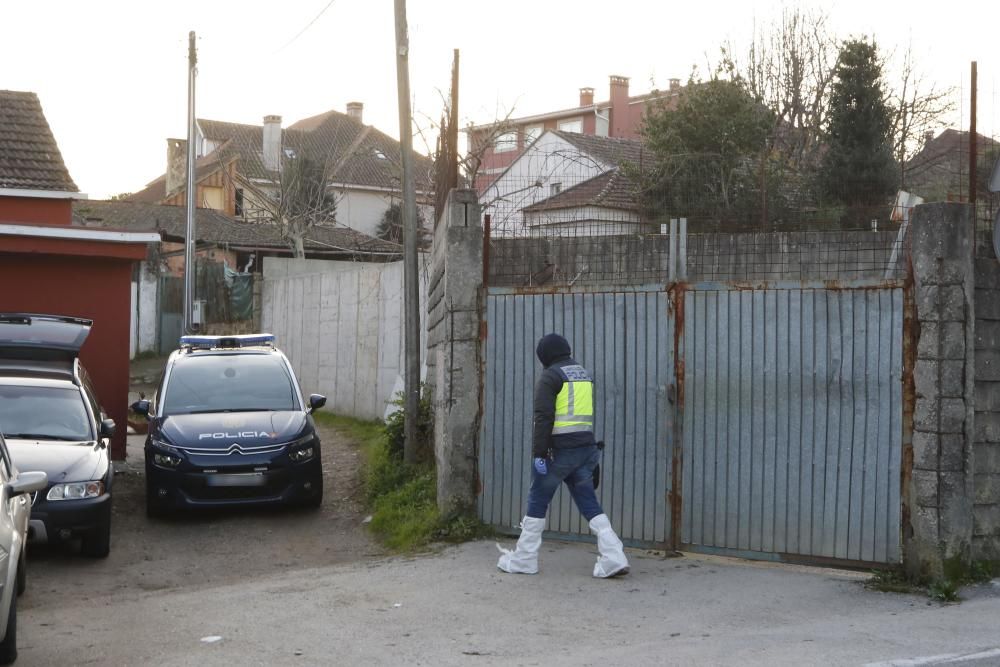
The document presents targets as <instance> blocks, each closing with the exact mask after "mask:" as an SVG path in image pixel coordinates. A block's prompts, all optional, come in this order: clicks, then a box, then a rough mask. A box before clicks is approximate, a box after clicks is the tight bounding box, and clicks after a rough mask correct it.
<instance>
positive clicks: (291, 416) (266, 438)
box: [160, 411, 308, 449]
mask: <svg viewBox="0 0 1000 667" xmlns="http://www.w3.org/2000/svg"><path fill="white" fill-rule="evenodd" d="M307 419H308V418H307V417H306V415H305V413H303V412H299V411H288V412H215V413H210V414H196V415H170V416H169V417H165V418H163V421H162V423H161V424H160V433H161V434H162V436H163V437H164V438H165V439H166V440H167V441H168V442H169V443H170V444H172V445H175V446H177V447H198V448H206V449H208V448H214V447H218V448H219V449H226V448H228V447H230V446H231V445H233V444H234V443H235V444H238V445H244V446H248V447H261V446H264V445H270V444H278V443H283V442H288V441H289V440H294V439H295V438H297V437H298V436H299V435H300V434H302V432H303V430H304V429H305V427H306V422H307Z"/></svg>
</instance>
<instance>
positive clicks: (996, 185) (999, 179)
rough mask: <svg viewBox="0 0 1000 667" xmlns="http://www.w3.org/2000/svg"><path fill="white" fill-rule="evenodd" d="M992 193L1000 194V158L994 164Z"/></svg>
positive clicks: (991, 178)
mask: <svg viewBox="0 0 1000 667" xmlns="http://www.w3.org/2000/svg"><path fill="white" fill-rule="evenodd" d="M990 192H1000V158H997V161H996V162H995V163H994V164H993V175H992V176H990Z"/></svg>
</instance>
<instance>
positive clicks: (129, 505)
mask: <svg viewBox="0 0 1000 667" xmlns="http://www.w3.org/2000/svg"><path fill="white" fill-rule="evenodd" d="M317 428H318V431H319V434H320V438H321V440H322V443H323V484H324V497H323V505H322V507H320V508H319V509H316V510H307V509H300V508H275V509H264V510H262V509H249V510H247V509H240V510H232V511H213V512H210V513H184V514H180V515H177V516H174V517H170V518H167V519H147V518H146V511H145V502H146V501H145V480H144V476H143V474H142V466H141V458H139V459H138V461H136V457H135V455H134V452H135V450H136V447H135V445H134V444H130V450H131V451H130V460H129V464H128V465H127V466H126V468H125V470H124V471H123V472H120V473H119V474H117V475H116V477H115V486H114V501H113V506H112V513H113V519H112V535H111V555H110V556H108V558H107V559H105V560H91V559H88V558H85V557H83V556H80V555H79V554H78V553H77V549H76V548H74V545H66V546H50V545H32V546H30V547H29V563H30V567H29V584H28V594H27V595H25V596H24V598H22V600H21V601H19V603H18V607H19V609H22V610H24V611H26V612H29V613H30V610H32V609H43V608H45V607H48V606H52V605H60V604H62V603H63V601H64V599H65V597H66V596H67V595H73V596H76V597H77V598H78V599H79V598H81V597H82V598H83V599H89V598H99V597H105V596H108V595H109V594H113V595H114V596H115V597H116V598H117V597H119V596H138V595H142V594H143V593H144V592H148V591H159V590H175V589H184V588H204V587H209V586H217V585H223V584H230V583H234V582H239V581H251V580H253V579H255V578H257V577H258V576H260V575H266V574H270V573H273V572H274V571H275V570H296V569H304V568H311V567H317V566H323V565H330V564H335V563H346V562H352V561H357V560H362V559H365V558H369V557H373V556H379V555H382V554H383V553H384V552H383V550H382V549H381V548H380V547H379V545H378V544H377V543H375V542H374V541H373V539H372V538H371V537H370V535H369V534H368V531H367V530H366V528H365V526H364V525H363V524H362V521H363V520H364V517H365V512H364V508H363V505H362V503H361V495H362V494H361V491H362V489H361V479H360V467H361V466H360V454H359V452H358V451H357V448H356V447H355V445H354V444H353V443H352V442H350V441H349V440H348V439H347V438H346V437H344V436H343V435H341V434H340V433H339V432H338V431H336V430H335V429H332V428H330V427H324V426H317ZM134 442H136V436H130V443H134ZM139 442H141V439H139ZM138 454H139V456H141V445H140V446H139V449H138Z"/></svg>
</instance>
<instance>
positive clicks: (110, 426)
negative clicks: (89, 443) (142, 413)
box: [101, 419, 118, 438]
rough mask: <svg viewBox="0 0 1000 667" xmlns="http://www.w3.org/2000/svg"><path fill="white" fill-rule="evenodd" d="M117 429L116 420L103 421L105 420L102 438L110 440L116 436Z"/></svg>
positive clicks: (102, 422)
mask: <svg viewBox="0 0 1000 667" xmlns="http://www.w3.org/2000/svg"><path fill="white" fill-rule="evenodd" d="M117 429H118V427H117V426H115V420H114V419H103V420H101V437H102V438H110V437H112V436H114V434H115V431H116V430H117Z"/></svg>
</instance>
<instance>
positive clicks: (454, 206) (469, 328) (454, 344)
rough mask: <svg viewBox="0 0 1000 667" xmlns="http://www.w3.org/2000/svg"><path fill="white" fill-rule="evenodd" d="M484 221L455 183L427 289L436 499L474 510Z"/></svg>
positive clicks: (445, 507)
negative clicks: (455, 188) (456, 188)
mask: <svg viewBox="0 0 1000 667" xmlns="http://www.w3.org/2000/svg"><path fill="white" fill-rule="evenodd" d="M482 287H483V227H482V216H481V215H480V209H479V203H478V200H477V197H476V193H475V191H473V190H452V191H451V193H450V194H449V197H448V203H447V205H446V207H445V212H444V215H443V216H442V219H441V220H439V221H438V224H437V226H436V227H435V233H434V247H433V250H432V253H431V264H430V281H429V283H428V297H427V390H428V391H430V392H431V403H432V406H433V411H434V457H435V461H436V463H437V497H438V506H439V508H440V509H441V511H442V512H443V513H444V514H445V515H451V514H465V513H472V512H473V511H474V509H475V506H476V495H477V477H476V467H477V457H478V446H479V433H480V422H481V419H482V403H481V395H482V377H483V376H482V373H483V368H482V351H481V340H480V323H481V319H482V298H483V297H482Z"/></svg>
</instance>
